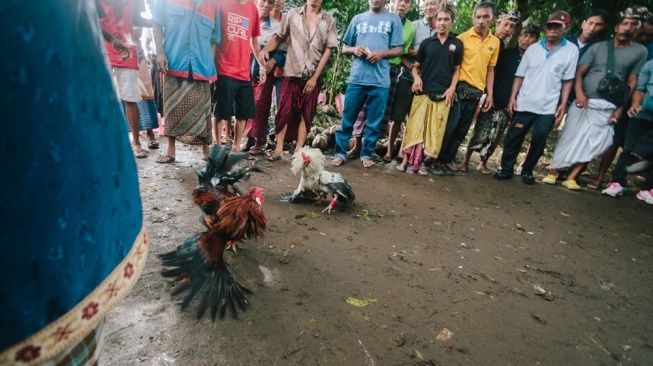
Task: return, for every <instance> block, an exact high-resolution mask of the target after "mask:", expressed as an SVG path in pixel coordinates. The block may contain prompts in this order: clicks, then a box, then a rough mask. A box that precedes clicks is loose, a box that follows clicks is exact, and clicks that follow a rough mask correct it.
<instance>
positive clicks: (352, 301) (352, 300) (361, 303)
mask: <svg viewBox="0 0 653 366" xmlns="http://www.w3.org/2000/svg"><path fill="white" fill-rule="evenodd" d="M345 301H347V303H348V304H350V305H354V306H358V307H363V306H367V305H369V304H371V303H373V302H376V299H368V298H363V299H362V300H361V299H357V298H355V297H353V296H350V297H348V298H347V300H345Z"/></svg>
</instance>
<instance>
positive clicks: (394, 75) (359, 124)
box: [352, 65, 401, 137]
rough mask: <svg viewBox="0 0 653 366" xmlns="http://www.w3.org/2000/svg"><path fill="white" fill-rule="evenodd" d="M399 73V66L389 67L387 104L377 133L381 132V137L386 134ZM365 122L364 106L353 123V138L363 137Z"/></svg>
mask: <svg viewBox="0 0 653 366" xmlns="http://www.w3.org/2000/svg"><path fill="white" fill-rule="evenodd" d="M399 71H401V68H400V67H399V66H394V65H391V66H390V91H389V94H388V102H387V103H386V105H385V113H384V114H383V119H382V120H381V124H380V125H379V131H381V136H382V137H383V136H385V135H386V134H387V133H388V122H389V121H390V111H391V110H392V102H393V101H394V99H395V89H396V88H397V79H398V78H399ZM366 122H367V112H366V106H365V105H364V106H363V108H361V111H360V112H358V117H356V122H354V132H352V136H353V137H363V135H364V131H365V123H366Z"/></svg>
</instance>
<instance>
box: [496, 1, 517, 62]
mask: <svg viewBox="0 0 653 366" xmlns="http://www.w3.org/2000/svg"><path fill="white" fill-rule="evenodd" d="M520 17H521V13H520V12H519V11H518V10H508V11H506V12H502V13H501V16H500V17H499V19H497V25H496V27H495V28H494V35H495V36H497V38H499V40H500V41H501V45H500V51H499V52H502V51H503V50H504V49H505V48H506V42H507V41H508V38H510V37H511V36H512V34H513V33H515V29H517V24H518V23H519V18H520Z"/></svg>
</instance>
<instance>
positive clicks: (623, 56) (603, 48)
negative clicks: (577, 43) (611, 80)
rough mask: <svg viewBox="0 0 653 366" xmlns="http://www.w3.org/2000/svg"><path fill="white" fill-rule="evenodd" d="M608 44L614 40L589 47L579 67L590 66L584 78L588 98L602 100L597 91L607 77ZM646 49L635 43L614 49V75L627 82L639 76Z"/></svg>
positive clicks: (584, 88)
mask: <svg viewBox="0 0 653 366" xmlns="http://www.w3.org/2000/svg"><path fill="white" fill-rule="evenodd" d="M608 42H613V41H612V40H609V41H603V42H597V43H594V44H593V45H591V46H589V48H588V49H587V51H586V52H585V54H584V55H583V57H581V58H580V61H578V65H579V66H580V65H588V66H589V67H590V68H589V70H588V71H587V74H585V78H583V91H584V92H585V95H586V96H587V97H588V98H601V96H600V95H599V93H598V91H597V89H598V87H599V82H600V81H601V79H603V78H604V77H605V74H606V66H607V65H608ZM646 55H647V51H646V47H644V46H642V45H641V44H637V43H633V45H632V46H630V47H621V48H617V47H615V49H614V70H613V73H614V75H616V76H617V77H619V79H621V80H624V81H627V79H628V75H630V74H639V71H640V70H641V69H642V67H643V66H644V64H645V63H646Z"/></svg>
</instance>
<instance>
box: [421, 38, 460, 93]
mask: <svg viewBox="0 0 653 366" xmlns="http://www.w3.org/2000/svg"><path fill="white" fill-rule="evenodd" d="M415 60H416V61H417V62H419V63H420V65H422V70H421V72H420V76H421V78H422V82H423V84H424V86H423V93H437V94H442V93H444V91H445V90H447V89H448V88H449V86H450V85H451V78H452V77H453V73H454V69H455V68H456V66H460V63H461V62H462V60H463V42H462V41H461V40H459V39H458V38H456V37H455V36H454V35H452V34H449V37H448V38H447V40H446V41H445V42H444V43H440V40H439V39H438V35H437V34H436V35H433V36H431V37H429V38H426V39H425V40H423V41H422V43H421V44H420V46H419V50H418V51H417V57H416V58H415Z"/></svg>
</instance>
